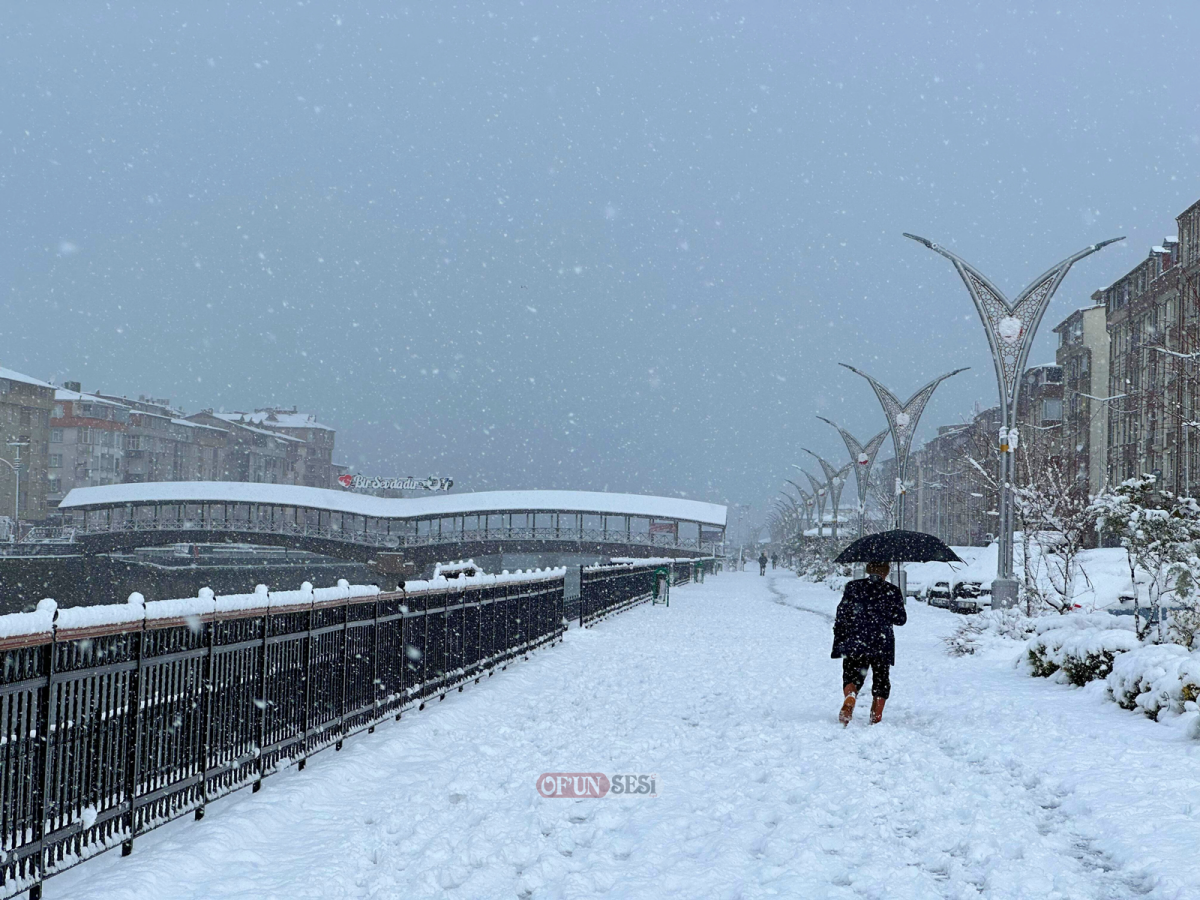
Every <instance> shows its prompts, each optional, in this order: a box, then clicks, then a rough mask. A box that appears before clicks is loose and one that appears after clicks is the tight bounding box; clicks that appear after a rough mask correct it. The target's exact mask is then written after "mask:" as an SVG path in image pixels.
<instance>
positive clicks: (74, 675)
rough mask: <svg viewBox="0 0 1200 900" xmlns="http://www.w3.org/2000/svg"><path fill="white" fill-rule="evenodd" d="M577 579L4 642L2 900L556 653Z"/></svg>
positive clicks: (157, 620)
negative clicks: (526, 660)
mask: <svg viewBox="0 0 1200 900" xmlns="http://www.w3.org/2000/svg"><path fill="white" fill-rule="evenodd" d="M563 585H564V581H563V575H562V573H561V572H558V573H555V574H553V575H546V576H544V577H542V576H540V575H539V576H534V577H532V578H529V577H526V578H524V579H521V580H511V581H501V582H498V583H494V584H483V585H465V586H456V585H454V584H453V583H452V584H451V585H450V586H447V587H442V586H438V587H434V588H431V589H428V590H420V591H410V592H409V593H407V594H405V593H388V594H373V595H368V596H358V597H350V598H343V599H337V600H330V601H325V602H321V601H314V602H310V603H308V604H304V605H284V606H278V607H276V606H269V598H268V595H266V594H262V595H259V596H261V597H262V601H263V602H262V603H260V604H258V606H257V608H254V603H253V600H251V601H250V606H251V607H252V608H247V609H230V610H228V611H217V610H218V609H219V606H218V605H214V606H213V607H212V610H213V611H211V612H207V613H196V612H195V611H194V610H192V611H191V612H189V613H188V614H186V615H182V616H176V617H173V618H171V617H154V616H152V615H149V614H148V615H146V616H145V617H143V618H141V619H139V620H138V621H137V622H136V623H130V622H128V621H126V622H119V623H116V624H94V625H90V626H88V627H82V628H59V629H52V630H50V631H49V632H44V633H41V634H32V635H31V634H17V635H11V636H9V637H0V658H2V660H3V668H2V670H0V897H10V896H13V895H14V894H17V893H20V892H21V891H24V890H27V889H28V890H29V891H30V896H31V898H34V900H36V898H38V897H40V895H41V883H42V881H43V880H44V879H46V878H48V877H49V876H51V875H53V874H55V873H57V872H60V871H63V870H64V869H66V868H69V867H70V866H72V865H74V864H75V863H78V862H80V861H82V860H84V859H86V858H88V857H89V856H92V855H95V854H96V853H99V852H101V851H103V850H105V849H107V848H109V847H113V846H116V845H118V844H120V845H121V846H122V847H123V850H124V852H125V853H129V852H131V851H132V847H133V841H134V839H135V838H136V837H138V836H140V835H143V834H145V833H147V832H148V831H150V830H152V829H153V828H155V827H157V826H158V825H161V824H163V823H165V822H167V821H169V820H171V819H174V818H176V817H179V816H182V815H185V814H186V813H188V812H194V814H195V816H196V818H201V817H203V815H204V808H205V805H206V804H207V803H209V802H210V801H212V800H213V799H215V798H217V797H220V796H222V795H223V794H227V793H229V792H231V791H234V790H237V789H238V788H241V787H245V786H246V785H252V786H253V789H254V790H258V788H259V787H260V785H261V782H262V779H263V778H264V777H265V776H267V775H269V774H271V773H272V772H274V771H275V770H277V769H278V768H281V767H282V766H284V765H287V764H289V763H291V762H298V764H299V765H300V766H301V767H303V765H304V761H305V759H306V757H307V756H309V755H310V754H312V753H315V752H316V751H318V750H321V749H323V748H325V747H328V746H330V745H334V746H337V747H338V748H340V746H341V742H342V740H343V739H345V738H346V737H348V736H349V735H351V734H354V733H355V732H357V731H361V730H374V726H375V724H376V723H378V722H380V721H382V720H383V719H385V718H386V717H388V716H391V715H395V716H396V717H397V718H399V713H400V711H401V710H403V709H405V708H407V707H409V706H412V705H421V706H423V705H424V702H425V700H426V699H427V698H430V697H433V696H444V695H445V693H446V692H447V691H448V690H452V689H454V688H455V687H458V689H459V690H461V689H462V684H463V683H465V682H467V681H470V680H475V681H478V680H479V679H480V677H482V675H483V674H485V673H489V672H490V670H492V669H494V668H495V667H497V666H503V665H504V664H505V662H506V661H507V660H509V659H511V658H513V657H515V656H518V655H521V654H524V653H527V652H528V651H530V650H532V649H534V648H535V647H538V646H541V645H544V644H549V643H553V642H554V641H556V640H558V639H559V637H560V636H561V635H562V633H563V631H564V629H565V619H564V610H563V598H564V591H563ZM167 602H168V603H169V602H172V601H167ZM154 606H156V604H148V605H147V607H154ZM105 609H112V608H111V607H107V608H105ZM93 618H94V619H96V620H97V621H101V620H103V616H98V617H93ZM3 633H4V631H3V630H0V634H3Z"/></svg>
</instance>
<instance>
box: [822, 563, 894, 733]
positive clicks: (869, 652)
mask: <svg viewBox="0 0 1200 900" xmlns="http://www.w3.org/2000/svg"><path fill="white" fill-rule="evenodd" d="M889 570H890V567H889V566H888V564H887V563H885V562H871V563H867V577H866V578H857V579H855V580H854V581H851V582H849V583H848V584H847V585H846V588H845V590H844V591H843V592H842V601H841V602H840V603H839V604H838V608H837V617H836V618H835V619H834V623H833V652H832V653H831V654H830V656H831V657H832V658H833V659H838V658H841V660H842V694H843V697H844V699H843V701H842V709H841V712H839V713H838V721H839V722H841V723H842V725H843V726H845V725H849V724H850V718H851V717H852V716H853V715H854V704H855V703H856V702H857V701H858V692H859V691H861V690H862V688H863V684H864V683H865V682H866V680H867V670H868V669H870V670H871V724H872V725H874V724H876V723H877V722H879V720H880V719H882V718H883V705H884V704H885V703H886V702H887V699H888V697H889V696H890V695H891V693H892V679H891V677H890V670H891V667H892V666H894V665H895V664H896V637H895V634H894V632H893V631H892V627H893V626H895V625H903V624H904V623H905V622H907V621H908V613H907V612H905V609H904V595H903V594H902V593H900V588H898V587H896V585H894V584H891V583H889V582H887V581H884V579H885V578H887V575H888V572H889Z"/></svg>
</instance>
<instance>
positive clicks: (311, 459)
mask: <svg viewBox="0 0 1200 900" xmlns="http://www.w3.org/2000/svg"><path fill="white" fill-rule="evenodd" d="M335 437H336V432H335V430H334V429H333V428H332V427H330V426H328V425H325V424H323V423H322V422H320V421H319V420H318V418H317V416H316V415H314V414H312V413H308V412H301V411H299V410H298V409H297V408H296V407H292V408H290V409H287V408H281V407H263V408H259V409H254V410H252V411H247V412H216V411H214V410H212V409H202V410H200V411H199V412H195V413H192V414H190V415H188V414H185V413H184V412H183V410H181V409H179V408H177V407H174V406H172V405H171V402H170V400H167V399H160V398H156V397H147V396H139V397H138V398H137V399H136V400H134V399H130V398H129V397H118V396H116V395H114V394H108V393H104V392H103V391H94V392H85V391H84V390H83V386H82V385H81V384H80V383H79V382H76V381H67V382H64V383H63V384H62V385H61V386H56V385H53V384H50V383H48V382H45V381H41V380H40V379H37V378H34V377H31V376H29V375H24V374H22V373H20V372H15V371H13V370H11V369H5V368H3V367H0V461H2V462H3V463H5V465H0V539H5V538H6V537H7V538H9V539H11V537H12V534H11V531H12V524H11V519H12V518H14V517H15V513H16V500H17V497H16V492H15V487H16V484H15V477H14V476H16V475H17V474H18V470H19V476H20V519H21V521H22V522H28V523H40V522H46V521H52V520H53V519H54V517H55V511H56V509H57V507H58V504H59V502H60V501H61V500H62V499H63V497H65V496H66V495H67V494H68V493H69V492H70V491H71V490H72V489H73V488H80V487H95V486H98V485H106V484H119V483H137V482H147V481H246V482H265V483H270V484H295V485H305V486H308V487H319V488H335V487H338V486H339V485H338V481H337V479H338V476H340V475H343V474H345V473H346V471H347V468H348V467H346V466H342V465H338V464H336V463H335V462H334V461H333V448H334V440H335ZM5 531H7V532H8V534H7V535H6V534H5V533H3V532H5Z"/></svg>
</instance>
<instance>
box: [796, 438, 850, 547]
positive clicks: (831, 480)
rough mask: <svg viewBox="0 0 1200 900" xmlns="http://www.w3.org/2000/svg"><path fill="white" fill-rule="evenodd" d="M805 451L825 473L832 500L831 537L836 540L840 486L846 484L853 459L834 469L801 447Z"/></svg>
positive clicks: (840, 500)
mask: <svg viewBox="0 0 1200 900" xmlns="http://www.w3.org/2000/svg"><path fill="white" fill-rule="evenodd" d="M800 449H801V450H803V451H804V452H805V453H807V454H808V455H809V456H811V457H812V458H813V459H815V460H816V461H817V462H819V463H820V464H821V471H822V472H823V473H824V474H825V484H826V485H827V487H828V490H829V497H830V499H831V500H833V539H834V540H835V541H836V540H837V536H838V510H839V509H840V508H841V505H842V488H844V487H845V486H846V475H847V474H848V473H849V471H850V467H851V466H853V465H854V460H853V459H851V460H850V462H848V463H846V464H845V465H844V466H842V467H841V468H840V469H835V468H834V467H833V466H832V465H830V464H829V463H827V462H826V461H825V460H823V459H822V458H821V457H819V456H817V454H815V453H813V452H812V451H811V450H809V449H808V448H807V447H801V448H800Z"/></svg>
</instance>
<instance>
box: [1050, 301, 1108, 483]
mask: <svg viewBox="0 0 1200 900" xmlns="http://www.w3.org/2000/svg"><path fill="white" fill-rule="evenodd" d="M1054 333H1055V334H1057V335H1058V349H1057V350H1056V351H1055V354H1054V359H1055V362H1056V363H1057V364H1058V365H1059V366H1060V367H1061V368H1062V371H1063V385H1062V391H1063V418H1062V428H1063V433H1062V443H1063V453H1064V454H1065V455H1066V458H1067V459H1068V465H1069V466H1070V468H1071V469H1072V470H1073V472H1074V477H1075V479H1076V480H1078V481H1081V482H1083V483H1085V484H1086V485H1087V491H1088V495H1089V496H1092V497H1094V496H1096V495H1097V494H1098V493H1100V492H1101V491H1102V490H1103V489H1104V486H1105V485H1106V484H1107V483H1108V468H1107V461H1108V453H1107V437H1108V402H1109V401H1108V398H1109V396H1110V395H1109V393H1108V390H1109V383H1108V365H1109V359H1108V343H1109V338H1108V318H1107V313H1106V310H1105V308H1104V306H1103V305H1097V306H1089V307H1085V308H1083V309H1077V310H1075V312H1073V313H1071V315H1069V316H1067V318H1065V319H1064V320H1063V321H1062V322H1060V323H1059V324H1058V325H1056V326H1055V327H1054Z"/></svg>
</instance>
